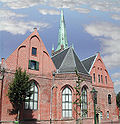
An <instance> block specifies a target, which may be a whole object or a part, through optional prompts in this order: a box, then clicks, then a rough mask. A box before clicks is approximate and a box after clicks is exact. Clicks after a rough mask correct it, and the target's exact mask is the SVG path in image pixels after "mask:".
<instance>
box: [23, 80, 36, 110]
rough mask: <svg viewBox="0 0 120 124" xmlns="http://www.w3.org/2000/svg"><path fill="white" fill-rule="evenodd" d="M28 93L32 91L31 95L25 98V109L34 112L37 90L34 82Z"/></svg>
mask: <svg viewBox="0 0 120 124" xmlns="http://www.w3.org/2000/svg"><path fill="white" fill-rule="evenodd" d="M30 91H32V92H33V94H32V95H31V96H30V97H27V98H26V101H25V109H31V110H36V109H38V88H37V86H36V84H35V82H33V83H32V87H31V89H30Z"/></svg>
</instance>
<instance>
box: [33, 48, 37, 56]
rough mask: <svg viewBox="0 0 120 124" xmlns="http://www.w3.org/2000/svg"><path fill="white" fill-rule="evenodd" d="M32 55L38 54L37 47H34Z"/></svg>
mask: <svg viewBox="0 0 120 124" xmlns="http://www.w3.org/2000/svg"><path fill="white" fill-rule="evenodd" d="M32 55H34V56H36V55H37V48H34V47H32Z"/></svg>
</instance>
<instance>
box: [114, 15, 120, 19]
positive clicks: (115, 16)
mask: <svg viewBox="0 0 120 124" xmlns="http://www.w3.org/2000/svg"><path fill="white" fill-rule="evenodd" d="M112 19H114V20H120V15H117V14H113V15H112Z"/></svg>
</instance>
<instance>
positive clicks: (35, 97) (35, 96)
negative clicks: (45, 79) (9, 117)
mask: <svg viewBox="0 0 120 124" xmlns="http://www.w3.org/2000/svg"><path fill="white" fill-rule="evenodd" d="M37 95H38V94H37V93H35V94H34V100H35V101H37V100H38V96H37Z"/></svg>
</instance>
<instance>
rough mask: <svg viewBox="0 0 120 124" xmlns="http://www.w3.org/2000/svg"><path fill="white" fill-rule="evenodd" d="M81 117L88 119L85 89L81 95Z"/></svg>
mask: <svg viewBox="0 0 120 124" xmlns="http://www.w3.org/2000/svg"><path fill="white" fill-rule="evenodd" d="M81 116H82V117H87V89H86V88H85V87H83V88H82V93H81Z"/></svg>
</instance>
